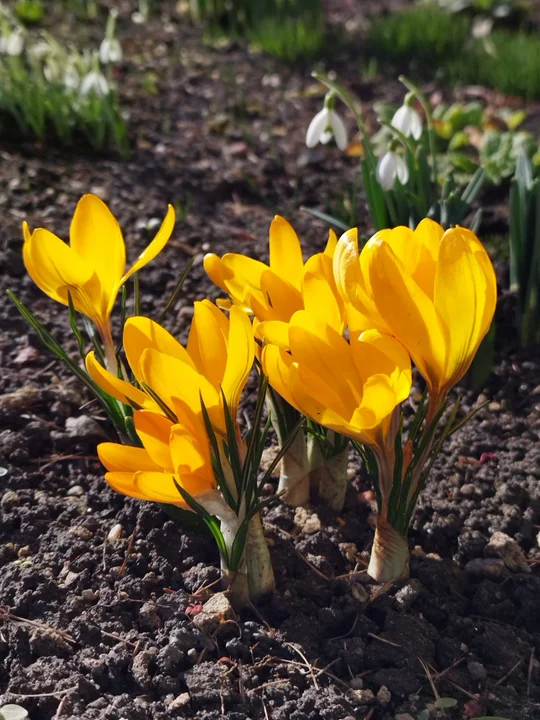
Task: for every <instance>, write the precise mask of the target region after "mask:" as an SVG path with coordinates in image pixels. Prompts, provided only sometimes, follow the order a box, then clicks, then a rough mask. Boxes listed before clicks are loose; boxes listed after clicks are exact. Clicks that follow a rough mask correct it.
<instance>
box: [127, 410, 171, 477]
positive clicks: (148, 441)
mask: <svg viewBox="0 0 540 720" xmlns="http://www.w3.org/2000/svg"><path fill="white" fill-rule="evenodd" d="M133 420H134V422H135V430H136V431H137V435H138V436H139V437H140V439H141V442H142V444H143V445H144V449H145V450H146V452H147V453H148V455H149V456H150V458H151V459H152V460H153V462H154V463H155V464H156V466H157V467H158V468H159V469H160V470H165V471H166V472H170V473H172V472H174V467H173V464H172V460H171V453H170V450H169V439H170V435H171V428H172V426H173V423H172V422H171V421H170V420H169V419H168V418H166V417H164V416H163V415H161V414H158V413H153V412H149V411H148V410H138V411H137V412H136V413H135V414H134V416H133ZM144 469H146V468H139V470H144ZM152 469H153V468H152Z"/></svg>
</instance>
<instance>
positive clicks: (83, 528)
mask: <svg viewBox="0 0 540 720" xmlns="http://www.w3.org/2000/svg"><path fill="white" fill-rule="evenodd" d="M166 5H167V4H166V3H162V6H163V7H166ZM172 5H173V4H172V3H171V7H172ZM338 15H339V13H338ZM121 31H122V36H123V43H124V48H125V51H126V55H127V56H128V58H129V62H128V63H127V64H126V66H125V67H124V68H123V69H122V83H121V89H122V95H123V104H124V107H126V108H128V109H129V112H130V134H131V137H132V141H133V153H132V156H131V158H130V159H129V161H128V162H126V163H122V162H120V161H117V160H115V159H111V157H108V156H107V155H105V154H103V155H95V154H91V153H88V152H86V151H85V150H84V148H82V149H74V150H72V151H68V152H66V151H59V150H57V149H55V148H53V147H40V146H37V145H36V144H33V143H31V142H20V143H18V144H17V145H14V144H11V145H10V146H3V147H1V148H0V150H1V154H2V159H3V163H2V165H1V166H0V205H1V206H2V208H3V222H4V243H3V251H2V255H1V260H0V261H1V267H2V278H1V291H2V296H3V297H4V300H3V301H2V304H1V306H0V327H1V330H2V334H1V339H0V366H1V370H2V372H1V376H0V393H1V395H0V465H1V466H2V467H3V468H5V469H6V471H7V472H6V474H5V475H3V477H2V493H1V495H2V497H1V501H0V504H1V525H0V566H1V568H2V572H1V575H0V605H1V606H2V607H1V608H0V623H1V624H0V660H1V662H0V692H1V693H3V694H2V695H1V696H0V705H1V704H2V703H3V702H19V703H21V704H22V705H24V706H25V707H27V708H28V710H29V711H30V713H31V718H32V720H42V719H43V720H51V719H52V718H62V719H63V720H67V719H68V718H69V720H76V719H77V720H78V719H79V718H85V719H87V720H91V719H93V718H95V719H96V720H97V719H98V718H99V720H102V719H103V720H119V719H120V718H128V719H129V720H150V719H156V720H158V719H160V718H162V719H165V718H167V719H169V718H199V719H200V720H203V719H204V720H212V719H214V718H215V719H216V720H217V719H218V718H228V719H230V720H248V718H249V719H251V720H263V719H265V718H271V719H272V720H319V719H321V720H346V719H347V718H348V719H350V718H353V719H354V718H360V719H363V718H370V719H371V720H392V719H393V718H396V717H398V720H410V717H411V716H412V717H413V718H415V717H416V716H417V715H418V713H419V712H420V711H422V710H423V709H424V708H426V707H427V706H428V704H429V703H430V702H433V700H434V693H433V689H432V686H431V683H430V679H431V682H432V683H433V684H434V686H435V687H436V688H437V691H438V693H439V694H440V695H441V696H446V697H449V696H450V697H453V698H455V699H456V700H457V701H458V705H457V706H456V707H455V708H454V709H452V710H447V711H438V714H436V712H437V711H433V714H432V717H433V718H435V717H437V718H456V719H457V718H462V717H467V718H475V717H480V716H482V715H497V716H501V717H504V718H510V719H511V720H532V719H533V718H540V665H539V662H538V659H537V658H539V657H540V611H539V602H538V598H539V597H540V571H539V568H540V548H539V540H538V535H539V531H540V445H539V436H540V360H539V354H538V348H536V349H535V350H534V351H530V352H528V353H518V352H517V351H515V350H514V341H513V337H512V331H511V328H510V327H509V326H508V325H507V323H506V319H505V318H504V317H503V314H502V313H501V323H500V325H499V336H498V352H497V363H496V366H495V369H494V373H493V375H492V377H491V379H490V381H489V383H488V385H487V387H486V388H485V389H484V392H483V396H484V397H483V399H484V400H487V401H488V402H489V404H488V405H487V407H486V408H485V409H484V410H482V411H481V412H480V413H478V415H477V416H476V417H475V418H474V419H473V420H472V421H471V423H470V424H469V425H468V426H467V427H466V428H465V429H464V430H462V431H460V432H459V433H457V434H456V436H455V437H454V438H453V439H452V440H451V442H449V443H448V445H447V446H446V448H445V451H444V453H443V455H442V456H441V458H440V460H439V461H438V463H437V466H436V467H435V468H434V470H433V472H432V475H431V479H430V481H429V483H428V486H427V488H426V491H425V493H424V495H423V496H422V499H421V501H420V503H419V507H418V510H417V513H416V515H415V518H414V522H413V526H412V530H411V547H412V548H415V549H414V551H413V555H412V562H411V577H410V579H409V580H408V581H406V582H402V583H400V584H398V585H396V586H395V587H393V588H390V589H385V588H379V587H377V586H375V585H373V584H372V583H371V582H370V581H369V579H368V578H367V575H366V573H365V567H366V560H367V557H368V555H367V551H368V550H369V545H370V542H371V538H372V530H371V520H370V512H369V505H368V504H367V502H366V500H367V499H369V498H367V497H366V495H365V493H366V491H368V490H369V482H368V479H367V478H365V477H364V476H363V474H362V472H360V471H358V472H357V473H355V477H354V479H353V481H352V483H351V488H350V491H349V496H348V501H347V504H346V508H347V509H346V511H345V512H344V513H343V514H342V515H340V516H339V517H336V516H335V515H333V514H332V513H330V512H329V511H328V510H326V509H325V508H323V507H317V506H315V507H313V508H312V510H310V511H309V513H311V512H313V513H315V514H316V515H317V516H318V518H319V519H320V529H318V530H317V529H316V527H317V523H316V521H315V528H313V527H312V528H311V529H312V530H313V529H314V530H315V531H314V532H310V533H308V532H306V531H305V529H304V525H305V523H304V522H303V521H302V520H301V518H299V517H297V518H296V520H295V513H294V510H292V509H290V508H288V507H286V506H283V505H282V504H276V505H275V506H271V507H270V509H269V510H268V511H267V512H266V516H265V531H266V534H267V536H268V538H269V542H270V543H271V551H272V556H273V559H274V562H275V567H276V569H277V580H278V591H277V592H276V594H275V596H274V597H273V598H271V599H269V600H268V601H266V602H265V603H262V604H261V605H260V606H258V607H257V608H256V609H255V608H253V609H248V610H246V611H245V612H244V613H242V615H241V617H240V618H238V622H237V623H236V622H229V623H225V624H222V625H221V626H219V627H218V629H217V630H216V631H214V632H211V633H205V632H203V631H202V630H200V629H199V628H198V627H197V626H196V625H195V624H194V622H193V618H194V616H195V615H196V614H197V613H198V612H199V611H200V605H201V603H202V602H204V600H205V599H206V598H207V597H208V595H209V593H210V592H212V590H214V589H216V586H215V585H214V586H213V588H212V590H206V589H205V587H206V586H208V585H209V584H211V583H213V582H214V581H216V580H217V578H218V576H219V573H218V569H217V568H218V557H217V551H216V549H215V547H214V546H213V544H212V542H211V541H210V540H209V539H208V538H207V537H205V536H201V535H196V534H193V533H191V532H188V531H185V530H183V529H182V528H181V527H179V526H177V525H175V524H174V523H173V522H172V521H170V520H169V519H168V518H167V516H165V515H164V513H163V512H161V511H160V509H159V508H158V507H154V506H152V505H150V504H142V503H139V502H136V501H133V500H129V499H125V498H124V497H122V496H119V495H117V494H115V493H113V492H112V491H111V490H110V489H109V488H108V486H107V485H106V483H105V482H104V480H103V477H102V471H101V468H100V466H99V463H98V462H97V460H96V458H95V445H96V442H97V441H99V439H100V436H101V435H102V434H105V433H107V432H109V428H108V427H107V425H106V424H105V423H104V422H103V421H102V418H101V417H100V415H99V413H98V412H97V410H96V407H95V406H94V405H92V404H90V405H88V404H86V403H87V401H88V398H87V397H86V396H85V394H84V392H82V391H81V388H80V387H79V386H78V385H77V383H76V382H74V381H73V380H72V379H70V378H68V376H67V375H66V374H65V372H64V371H63V369H62V368H61V367H60V366H59V365H58V364H57V363H55V362H53V361H52V358H51V357H50V356H49V355H48V354H47V353H46V352H45V351H44V350H43V349H42V348H41V347H40V346H39V343H38V341H37V339H36V338H35V337H34V335H33V334H32V333H29V331H28V329H27V327H26V326H25V324H24V322H23V321H22V320H21V319H20V317H19V316H18V314H17V311H16V310H15V308H14V307H13V306H12V305H11V303H10V302H9V301H8V299H7V298H6V296H5V294H4V293H5V289H7V288H12V289H13V290H15V291H16V292H17V293H18V294H19V296H20V297H21V299H22V300H23V301H24V302H25V303H27V304H28V305H29V306H31V308H32V309H33V310H34V311H35V312H36V313H37V314H38V315H39V317H40V318H41V319H42V320H43V321H44V322H45V323H46V324H47V326H48V327H49V329H51V330H52V331H53V332H54V333H55V335H56V336H57V337H58V338H59V339H61V340H62V342H64V343H65V345H66V346H67V347H69V348H70V350H71V351H73V352H75V351H76V344H75V343H74V342H73V340H71V338H70V334H69V325H68V321H67V312H65V311H64V309H63V308H61V307H59V306H55V305H54V304H53V302H52V301H50V300H49V299H48V298H46V297H45V296H44V295H43V294H42V293H41V292H40V291H39V290H38V289H37V288H36V287H35V286H34V285H33V283H32V282H31V281H30V279H29V278H28V277H26V275H25V272H24V267H23V265H22V260H21V240H20V223H21V221H22V220H23V219H27V220H28V221H29V222H30V224H31V225H32V226H35V225H37V224H39V225H44V226H46V227H48V228H50V229H53V230H54V231H56V232H57V233H58V234H60V235H62V236H64V237H66V236H67V231H68V224H69V218H70V216H71V213H72V211H73V209H74V206H75V204H76V202H77V200H78V198H79V197H80V195H81V194H82V193H84V192H87V191H92V192H96V193H98V194H99V195H101V196H102V197H104V198H105V199H106V200H107V201H108V202H109V204H110V206H111V209H112V210H113V212H115V214H116V215H117V217H118V218H119V220H120V222H121V224H122V226H123V228H124V229H125V234H126V239H127V243H128V248H129V251H130V256H131V257H133V256H135V255H136V254H137V252H138V250H140V249H141V248H142V247H143V246H144V244H145V243H146V242H147V241H148V239H149V237H150V236H151V233H150V232H149V231H148V230H146V226H147V224H148V221H149V220H151V219H153V218H161V217H162V216H163V214H164V212H165V208H166V203H167V202H177V203H180V205H181V206H182V207H183V208H188V212H187V217H186V218H185V219H181V220H180V221H179V222H178V224H177V227H176V231H175V233H174V238H173V240H172V241H171V242H170V243H169V245H168V246H167V248H166V250H165V251H164V252H163V254H162V255H161V256H160V257H159V258H157V259H156V261H155V262H154V263H153V264H152V265H151V266H150V267H149V268H147V269H146V270H145V272H144V273H143V274H142V278H141V285H142V292H143V295H142V304H143V311H144V312H145V313H148V314H150V315H151V316H156V315H157V313H158V311H159V310H160V309H161V308H162V307H163V306H164V303H165V301H166V298H167V297H168V294H169V293H170V291H171V290H172V288H173V287H174V284H175V282H176V279H177V277H178V275H179V273H180V272H181V270H182V269H183V267H184V266H185V264H186V262H187V261H188V259H189V258H190V257H193V256H194V257H195V264H194V268H193V271H192V273H191V275H190V277H189V279H188V281H187V283H186V286H185V293H184V294H183V296H182V298H181V299H180V301H179V302H178V303H177V305H176V307H175V308H174V311H173V312H172V314H171V315H170V317H169V321H168V326H169V327H170V328H171V329H172V330H173V331H174V332H175V333H176V334H178V335H179V336H180V337H183V336H184V334H185V331H186V329H187V327H188V324H189V320H190V316H191V310H190V306H191V303H192V302H193V300H195V299H198V298H202V297H205V296H207V295H210V296H212V297H215V294H216V293H215V290H214V289H213V288H212V287H211V285H210V283H209V281H208V280H207V279H206V277H205V275H204V273H203V270H202V257H203V254H204V252H206V251H208V250H212V251H215V252H218V253H221V252H225V251H230V250H235V251H241V252H246V253H249V254H253V255H254V256H258V257H264V256H265V254H266V246H267V234H268V225H269V222H270V220H271V218H272V216H273V214H274V213H275V212H279V213H280V214H283V215H285V216H286V217H287V218H288V219H289V220H291V221H292V222H293V224H294V225H295V227H296V228H297V229H298V231H299V233H300V235H301V237H302V238H303V241H304V242H305V249H306V254H307V253H308V252H309V253H311V252H313V251H315V250H318V249H320V248H321V247H322V246H323V243H324V241H325V236H326V229H325V227H324V225H323V223H321V222H319V221H317V220H315V219H313V218H311V217H309V216H308V215H306V214H305V213H303V212H301V211H300V209H299V208H300V206H302V205H308V206H319V207H320V208H327V207H328V204H329V203H330V202H331V201H332V199H333V198H334V197H335V196H336V195H337V194H338V192H339V191H340V189H341V188H342V187H343V186H344V185H346V183H347V182H349V181H350V180H351V179H352V177H353V176H354V175H355V173H356V172H357V160H356V159H355V158H349V157H344V156H342V155H341V154H339V153H338V151H337V150H336V149H335V148H333V147H329V148H327V149H325V150H321V149H315V150H313V151H310V152H308V151H307V150H306V149H305V147H304V145H303V139H304V133H305V129H306V126H307V123H308V122H309V119H310V117H311V115H312V114H313V113H314V112H315V111H316V110H317V109H318V107H319V105H320V97H317V98H309V97H306V95H307V94H308V93H307V90H308V89H309V88H311V87H312V85H313V83H312V80H311V79H310V76H309V68H297V69H290V68H286V67H284V66H282V65H280V64H279V63H278V62H277V61H274V60H272V59H270V58H268V57H265V56H262V55H257V54H253V53H250V52H249V51H248V50H245V49H240V48H237V47H235V46H228V47H220V48H216V47H209V46H206V45H204V44H203V42H202V40H201V37H200V35H199V33H198V31H196V30H195V29H194V28H193V27H191V26H190V25H189V24H188V23H187V21H186V20H185V19H180V18H178V16H176V15H174V14H173V12H172V10H171V11H170V12H169V14H168V17H167V18H165V19H163V20H158V19H156V20H154V21H152V22H151V23H149V24H147V25H145V26H140V27H135V26H130V25H129V24H128V23H127V22H125V23H123V24H121ZM330 66H331V64H330ZM150 71H151V72H155V73H156V75H157V78H158V85H159V93H158V94H157V95H155V96H151V95H148V94H145V93H144V92H143V91H142V90H141V84H140V77H141V72H150ZM347 80H348V81H349V80H350V82H351V84H352V85H353V87H354V89H355V90H356V91H357V92H358V93H359V94H360V96H361V97H362V98H363V99H364V100H366V101H369V100H370V99H372V98H373V97H381V96H383V95H384V96H385V97H388V95H389V94H390V95H392V94H395V97H397V98H399V91H397V89H395V85H394V84H393V83H391V84H388V85H385V87H376V86H375V87H374V86H369V87H368V86H364V85H362V84H361V83H360V82H359V81H358V78H356V77H355V75H354V72H353V71H352V70H351V63H350V62H349V77H348V78H347ZM362 202H363V201H362V199H361V202H360V205H361V206H362ZM363 217H365V215H363ZM21 388H26V389H25V390H24V392H21ZM12 393H17V394H16V395H15V396H13V395H12ZM475 400H476V397H475V395H474V394H472V393H465V406H466V408H467V407H470V406H471V404H472V403H474V402H475ZM69 417H82V418H86V420H83V421H81V422H80V423H79V424H78V425H76V427H75V428H73V427H72V426H70V425H69V424H68V426H67V427H66V420H67V418H69ZM354 463H356V460H353V462H352V463H351V467H357V465H355V464H354ZM268 491H269V492H271V490H270V489H269V490H268ZM116 523H120V524H121V525H122V534H121V538H120V539H119V540H117V541H116V542H114V543H112V542H111V543H106V542H105V540H106V537H107V535H108V533H109V531H110V530H111V528H112V527H113V525H115V524H116ZM312 525H313V523H312ZM498 531H499V532H503V533H505V534H506V535H508V536H509V537H510V538H513V539H515V540H516V541H517V543H518V544H519V548H520V549H521V554H520V553H519V552H518V551H517V550H516V548H515V547H514V548H513V553H514V555H513V557H514V562H512V560H511V559H509V558H508V557H507V556H506V555H505V561H503V560H501V559H500V558H498V557H497V556H496V554H497V551H496V549H494V548H493V543H492V544H491V545H490V544H489V541H490V538H492V536H493V534H494V533H495V532H498ZM516 557H517V560H516ZM407 713H409V715H407ZM400 714H404V715H402V717H399V715H400Z"/></svg>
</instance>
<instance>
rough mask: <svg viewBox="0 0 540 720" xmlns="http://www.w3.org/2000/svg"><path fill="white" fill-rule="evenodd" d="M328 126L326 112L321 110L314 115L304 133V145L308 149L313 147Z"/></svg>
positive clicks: (324, 109)
mask: <svg viewBox="0 0 540 720" xmlns="http://www.w3.org/2000/svg"><path fill="white" fill-rule="evenodd" d="M327 126H328V110H327V108H323V109H322V110H319V112H318V113H317V114H316V115H315V117H314V118H313V120H312V121H311V122H310V123H309V127H308V129H307V133H306V145H307V146H308V148H312V147H315V145H316V144H317V143H318V142H319V141H320V139H321V135H322V133H323V132H324V131H325V130H326V128H327Z"/></svg>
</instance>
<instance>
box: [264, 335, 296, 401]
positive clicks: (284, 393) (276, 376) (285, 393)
mask: <svg viewBox="0 0 540 720" xmlns="http://www.w3.org/2000/svg"><path fill="white" fill-rule="evenodd" d="M261 362H262V366H263V372H264V374H265V375H266V376H267V377H268V381H269V383H270V385H271V386H272V387H273V388H274V390H275V391H276V392H277V393H278V394H279V395H281V397H282V398H283V399H284V400H286V401H287V402H288V403H289V405H292V406H293V407H296V408H297V409H298V410H300V408H298V406H297V405H296V402H295V400H294V399H293V396H292V395H291V390H290V373H291V365H292V362H293V360H292V357H291V355H290V353H288V352H285V351H284V350H283V349H282V348H279V347H277V346H276V345H265V347H264V348H263V351H262V357H261ZM300 412H302V410H300Z"/></svg>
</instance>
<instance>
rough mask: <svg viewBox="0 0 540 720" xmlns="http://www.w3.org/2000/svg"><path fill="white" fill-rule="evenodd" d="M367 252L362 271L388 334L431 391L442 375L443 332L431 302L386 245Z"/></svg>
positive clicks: (444, 341) (444, 351)
mask: <svg viewBox="0 0 540 720" xmlns="http://www.w3.org/2000/svg"><path fill="white" fill-rule="evenodd" d="M370 243H371V241H370ZM370 243H368V245H369V244H370ZM366 247H367V246H366ZM370 250H372V251H371V252H369V253H368V254H367V256H366V257H367V263H366V265H367V267H366V271H367V274H368V278H369V285H370V290H371V295H372V297H373V300H374V302H375V305H376V306H377V309H378V310H379V312H380V314H381V316H382V318H383V319H384V321H385V324H386V325H387V326H388V328H389V330H390V333H391V334H392V335H394V337H396V338H397V339H398V340H399V341H400V342H401V343H402V345H404V347H405V348H406V350H407V351H408V352H409V354H410V356H411V357H412V359H413V360H414V362H415V364H416V366H417V367H418V369H419V370H420V372H421V373H422V375H423V376H424V377H425V378H426V380H427V381H428V383H429V384H430V386H431V387H432V388H435V387H437V386H438V384H439V379H440V378H441V376H442V375H443V374H444V367H445V360H446V348H447V345H448V333H447V330H446V328H445V326H444V325H443V324H442V323H441V321H440V318H439V315H438V313H437V311H436V309H435V306H434V305H433V302H432V301H431V299H430V298H429V297H428V296H427V295H426V294H425V292H424V291H423V290H422V289H421V288H420V287H419V286H418V284H417V283H416V282H415V280H414V279H413V278H412V277H411V276H410V275H409V274H408V273H407V272H406V271H405V269H404V267H403V265H402V263H401V262H400V261H399V259H398V258H397V257H396V256H395V254H394V253H393V251H392V249H391V248H390V247H389V245H388V244H387V243H384V242H383V243H380V244H374V245H373V246H372V247H371V248H370Z"/></svg>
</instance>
